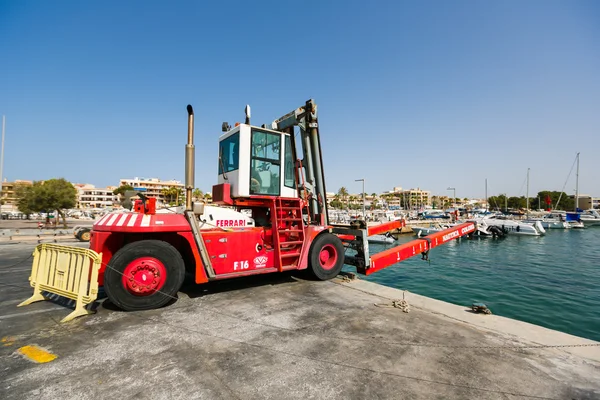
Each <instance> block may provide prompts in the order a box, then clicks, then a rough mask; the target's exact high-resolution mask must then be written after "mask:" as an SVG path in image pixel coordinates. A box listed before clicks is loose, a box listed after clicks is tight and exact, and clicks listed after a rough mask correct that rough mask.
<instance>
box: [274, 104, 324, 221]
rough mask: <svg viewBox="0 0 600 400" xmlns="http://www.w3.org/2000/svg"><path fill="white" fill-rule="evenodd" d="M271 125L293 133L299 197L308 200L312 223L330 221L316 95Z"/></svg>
mask: <svg viewBox="0 0 600 400" xmlns="http://www.w3.org/2000/svg"><path fill="white" fill-rule="evenodd" d="M295 126H298V127H299V128H300V142H301V144H302V155H303V159H302V160H298V158H297V154H296V151H297V150H296V149H297V147H296V143H295V135H294V127H295ZM269 128H270V129H272V130H275V131H280V132H286V133H289V134H290V138H291V140H292V151H293V154H294V159H296V160H297V162H298V164H299V165H297V168H296V187H297V189H298V197H300V198H304V199H306V200H307V201H308V209H309V212H310V221H311V222H312V223H316V224H318V225H329V215H328V213H327V192H326V189H325V173H324V171H323V157H322V151H321V137H320V135H319V120H318V115H317V104H316V103H315V101H314V100H313V99H310V100H308V101H307V102H306V104H305V105H304V106H302V107H299V108H297V109H295V110H294V111H292V112H290V113H288V114H286V115H284V116H283V117H281V118H278V119H276V120H275V121H273V122H272V123H271V125H270V126H269Z"/></svg>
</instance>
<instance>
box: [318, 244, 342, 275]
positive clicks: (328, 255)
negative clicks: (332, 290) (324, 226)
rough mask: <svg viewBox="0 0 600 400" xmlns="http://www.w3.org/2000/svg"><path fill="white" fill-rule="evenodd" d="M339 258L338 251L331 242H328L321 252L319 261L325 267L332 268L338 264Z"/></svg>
mask: <svg viewBox="0 0 600 400" xmlns="http://www.w3.org/2000/svg"><path fill="white" fill-rule="evenodd" d="M337 258H338V255H337V251H336V249H335V247H334V246H333V245H331V244H326V245H325V246H323V247H322V248H321V251H320V252H319V262H320V263H321V268H323V269H327V270H328V269H332V268H333V267H334V266H335V264H336V261H337Z"/></svg>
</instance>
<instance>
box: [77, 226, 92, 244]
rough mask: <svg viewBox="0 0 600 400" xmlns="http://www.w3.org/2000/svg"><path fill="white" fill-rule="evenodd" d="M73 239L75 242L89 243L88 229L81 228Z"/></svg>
mask: <svg viewBox="0 0 600 400" xmlns="http://www.w3.org/2000/svg"><path fill="white" fill-rule="evenodd" d="M75 237H76V238H77V240H79V241H81V242H89V241H90V229H89V228H83V229H80V230H78V231H77V234H76V235H75Z"/></svg>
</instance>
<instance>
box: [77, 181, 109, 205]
mask: <svg viewBox="0 0 600 400" xmlns="http://www.w3.org/2000/svg"><path fill="white" fill-rule="evenodd" d="M73 186H75V189H77V208H82V209H85V208H105V207H112V206H114V205H116V204H118V203H119V196H116V195H114V194H113V190H115V189H116V187H114V186H108V187H106V188H97V187H95V186H94V185H92V184H89V183H75V184H73Z"/></svg>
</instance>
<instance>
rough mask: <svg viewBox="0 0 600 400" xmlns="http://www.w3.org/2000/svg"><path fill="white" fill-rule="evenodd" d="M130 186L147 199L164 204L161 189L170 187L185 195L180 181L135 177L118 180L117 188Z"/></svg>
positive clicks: (183, 186)
mask: <svg viewBox="0 0 600 400" xmlns="http://www.w3.org/2000/svg"><path fill="white" fill-rule="evenodd" d="M124 185H130V186H132V187H133V188H134V189H135V190H139V191H143V192H145V194H146V196H148V197H156V199H157V201H159V202H163V203H164V202H165V196H164V195H163V194H162V190H163V189H169V188H172V187H175V188H178V189H181V190H182V191H183V192H184V195H185V190H184V189H185V185H184V184H183V183H181V182H180V181H176V180H169V181H162V180H160V179H158V178H138V177H135V178H133V179H128V178H124V179H120V180H119V186H124Z"/></svg>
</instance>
